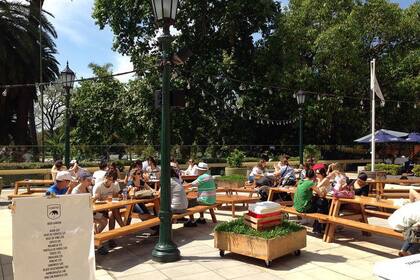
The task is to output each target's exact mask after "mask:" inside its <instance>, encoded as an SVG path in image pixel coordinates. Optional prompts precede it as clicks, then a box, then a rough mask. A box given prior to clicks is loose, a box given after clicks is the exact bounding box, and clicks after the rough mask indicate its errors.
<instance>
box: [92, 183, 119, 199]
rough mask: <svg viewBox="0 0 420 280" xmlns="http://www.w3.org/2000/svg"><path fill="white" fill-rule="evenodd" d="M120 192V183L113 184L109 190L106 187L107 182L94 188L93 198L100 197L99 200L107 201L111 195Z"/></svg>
mask: <svg viewBox="0 0 420 280" xmlns="http://www.w3.org/2000/svg"><path fill="white" fill-rule="evenodd" d="M119 192H120V185H119V184H118V182H115V183H113V184H111V186H110V187H109V188H107V187H105V182H100V183H98V184H95V186H94V187H93V192H92V193H93V196H99V197H98V199H99V200H106V199H107V198H108V196H109V195H115V194H117V193H119Z"/></svg>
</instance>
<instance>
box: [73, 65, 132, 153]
mask: <svg viewBox="0 0 420 280" xmlns="http://www.w3.org/2000/svg"><path fill="white" fill-rule="evenodd" d="M89 67H90V68H91V69H92V71H93V73H94V75H95V76H96V77H98V78H97V79H96V80H88V81H83V82H81V83H80V87H79V88H77V89H76V90H75V92H74V94H72V97H71V105H70V107H71V111H72V115H73V118H74V119H75V120H76V122H77V126H75V127H73V128H72V131H71V136H72V141H73V142H74V143H75V144H85V145H111V144H115V143H123V140H124V139H123V138H122V135H123V134H124V132H123V116H122V113H121V112H122V111H123V110H124V109H123V108H122V107H121V104H119V102H118V98H119V96H120V95H121V93H122V92H123V91H124V90H125V88H124V85H123V84H122V83H121V82H120V81H118V80H117V79H115V78H113V77H109V75H110V74H111V73H112V71H111V67H112V65H111V64H106V65H104V66H99V65H97V64H93V63H91V64H89Z"/></svg>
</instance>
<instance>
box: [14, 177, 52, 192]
mask: <svg viewBox="0 0 420 280" xmlns="http://www.w3.org/2000/svg"><path fill="white" fill-rule="evenodd" d="M53 183H54V181H53V180H22V181H16V182H15V190H14V194H15V195H17V194H18V193H19V188H20V187H26V192H27V193H31V192H45V190H39V189H35V190H31V186H51V185H52V184H53Z"/></svg>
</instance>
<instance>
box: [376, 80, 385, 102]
mask: <svg viewBox="0 0 420 280" xmlns="http://www.w3.org/2000/svg"><path fill="white" fill-rule="evenodd" d="M373 82H374V91H375V93H376V96H378V98H379V99H380V100H381V101H382V102H385V98H384V96H383V94H382V91H381V88H380V87H379V83H378V80H377V79H376V75H375V79H374V81H373Z"/></svg>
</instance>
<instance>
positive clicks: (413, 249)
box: [408, 243, 420, 255]
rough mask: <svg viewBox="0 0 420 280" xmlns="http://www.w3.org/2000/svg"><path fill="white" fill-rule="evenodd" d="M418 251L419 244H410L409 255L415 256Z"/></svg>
mask: <svg viewBox="0 0 420 280" xmlns="http://www.w3.org/2000/svg"><path fill="white" fill-rule="evenodd" d="M419 249H420V243H410V247H409V248H408V252H410V254H411V255H414V254H417V253H418V252H419Z"/></svg>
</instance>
